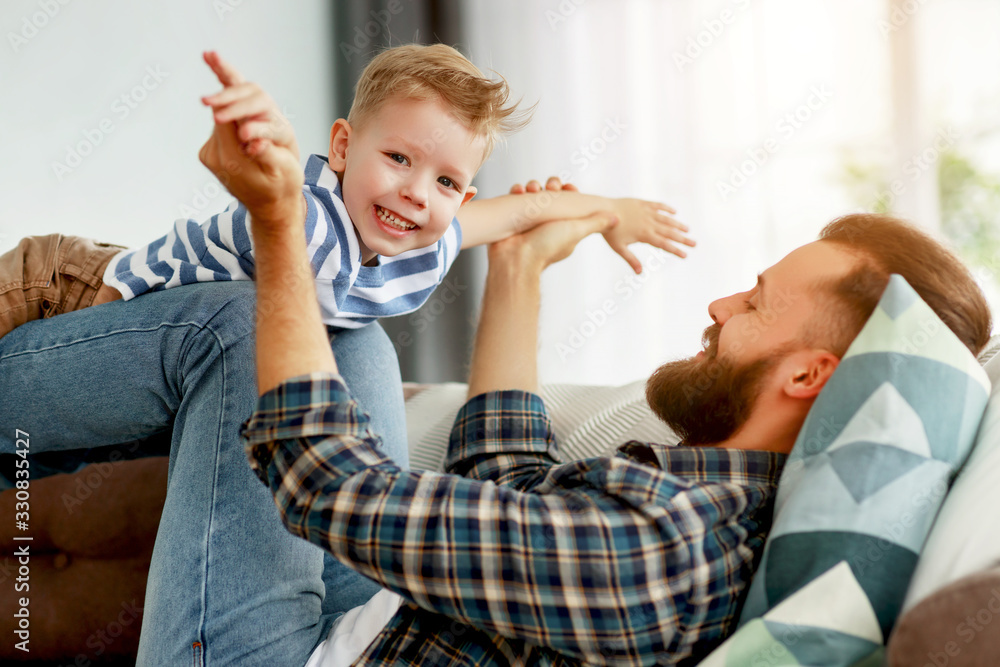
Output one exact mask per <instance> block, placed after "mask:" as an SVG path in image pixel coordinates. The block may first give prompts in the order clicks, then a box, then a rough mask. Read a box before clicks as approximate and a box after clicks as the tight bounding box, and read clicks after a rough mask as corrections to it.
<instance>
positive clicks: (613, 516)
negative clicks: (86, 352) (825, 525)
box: [244, 373, 785, 666]
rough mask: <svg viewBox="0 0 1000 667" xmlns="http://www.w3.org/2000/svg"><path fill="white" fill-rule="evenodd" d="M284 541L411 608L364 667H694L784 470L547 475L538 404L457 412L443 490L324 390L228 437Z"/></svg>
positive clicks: (558, 470)
mask: <svg viewBox="0 0 1000 667" xmlns="http://www.w3.org/2000/svg"><path fill="white" fill-rule="evenodd" d="M244 437H245V438H246V440H247V442H248V445H247V447H248V453H249V455H250V462H251V465H252V467H253V468H254V471H255V472H256V473H257V475H258V476H259V477H260V478H261V480H262V481H263V482H264V483H265V484H267V485H268V486H269V487H270V489H271V491H272V493H274V497H275V502H276V503H277V506H278V508H279V510H280V511H281V515H282V517H283V519H284V522H285V524H286V526H287V527H288V530H290V531H291V532H292V533H294V534H295V535H298V536H300V537H302V538H304V539H307V540H309V541H310V542H313V543H314V544H318V545H320V546H321V547H323V548H324V549H326V550H327V551H329V552H330V553H332V554H333V555H334V556H335V557H336V558H337V559H338V560H340V561H341V562H343V563H347V564H348V565H350V566H351V567H352V568H354V569H355V570H357V571H359V572H362V573H363V574H365V575H367V576H369V577H371V578H372V579H374V580H376V581H378V582H380V583H381V584H382V585H383V586H384V587H386V588H388V589H389V590H392V591H394V592H396V593H398V594H399V595H401V596H402V597H403V598H405V600H407V603H404V605H403V606H402V607H401V608H400V610H399V612H397V614H396V615H395V616H394V617H393V619H392V620H391V621H390V622H389V624H388V625H387V626H386V628H385V629H384V630H383V631H382V633H381V634H379V636H378V637H377V638H376V639H375V641H374V642H373V643H372V644H371V645H370V646H369V647H368V649H367V650H366V652H365V653H364V655H363V656H362V657H361V658H360V659H359V661H358V663H357V664H365V665H435V666H445V665H580V664H594V665H610V664H614V665H653V664H661V665H675V664H676V665H681V664H695V663H696V662H697V661H698V660H699V659H700V658H702V657H704V656H705V655H707V654H708V653H709V652H710V651H711V649H712V648H714V647H715V646H717V645H718V644H719V643H721V641H722V640H723V639H724V638H725V637H726V635H727V634H728V633H729V632H731V631H732V630H733V629H734V625H735V622H736V619H737V612H738V610H739V607H740V605H741V602H742V597H743V593H744V591H745V588H746V586H747V584H748V583H749V581H750V575H751V573H752V572H753V568H754V566H755V564H756V562H757V560H758V558H759V556H760V553H761V551H762V548H763V544H764V538H765V536H766V533H767V530H768V528H769V526H770V519H771V510H772V501H773V496H774V492H775V488H776V484H777V479H778V475H779V473H780V470H781V467H782V465H783V463H784V460H785V456H784V455H782V454H776V453H772V452H761V451H746V450H732V449H720V448H707V447H706V448H695V447H683V446H678V447H666V446H663V445H656V444H645V443H639V442H630V443H628V444H626V445H623V446H622V447H621V448H620V449H619V451H618V454H617V455H616V456H614V457H603V458H596V459H588V460H583V461H574V462H572V463H561V462H560V459H559V454H558V450H557V446H556V440H555V436H554V435H553V433H552V428H551V424H550V421H549V417H548V416H547V415H546V413H545V408H544V406H543V405H542V400H541V398H540V397H538V396H536V395H534V394H530V393H526V392H522V391H503V392H490V393H487V394H482V395H480V396H476V397H474V398H472V399H471V400H470V401H469V402H468V403H466V404H465V406H464V407H463V408H462V409H461V411H460V412H459V413H458V416H457V417H456V420H455V425H454V428H453V429H452V434H451V443H450V450H449V455H448V458H447V461H446V468H447V472H448V473H451V474H442V473H436V472H407V471H404V470H401V469H400V468H399V467H397V466H396V465H395V464H394V463H393V462H392V461H391V460H390V459H389V458H387V457H386V456H385V455H384V454H383V453H382V452H381V451H380V449H379V438H378V436H376V435H375V434H373V433H372V432H371V430H370V429H369V428H368V416H367V415H366V414H364V413H363V412H361V411H360V409H359V408H358V407H357V403H355V401H354V400H353V399H351V397H350V395H349V394H348V392H347V388H346V387H345V385H344V384H343V381H342V380H341V379H340V378H339V377H338V376H336V375H329V374H318V373H317V374H313V375H309V376H302V377H298V378H294V379H292V380H289V381H287V382H285V383H284V384H282V385H280V386H279V387H277V388H275V389H274V390H272V391H270V392H268V393H267V394H265V395H264V396H262V397H261V398H260V400H259V402H258V405H257V411H256V413H255V414H254V415H253V416H252V417H251V418H250V420H248V422H247V423H246V424H245V425H244Z"/></svg>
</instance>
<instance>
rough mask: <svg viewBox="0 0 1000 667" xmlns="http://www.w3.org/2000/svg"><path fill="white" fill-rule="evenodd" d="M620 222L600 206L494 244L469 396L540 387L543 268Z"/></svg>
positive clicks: (531, 389) (490, 254)
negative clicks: (578, 216) (598, 209)
mask: <svg viewBox="0 0 1000 667" xmlns="http://www.w3.org/2000/svg"><path fill="white" fill-rule="evenodd" d="M512 196H515V197H523V196H526V195H512ZM615 224H616V219H615V218H614V217H613V216H611V215H610V214H608V213H603V212H599V213H596V214H594V215H591V216H589V217H587V218H583V219H581V220H557V221H553V222H548V223H545V224H544V225H541V226H539V227H536V228H535V229H533V230H532V231H530V232H528V233H526V234H521V235H518V236H514V237H511V238H509V239H506V240H504V241H501V242H498V243H494V244H493V245H491V246H490V248H489V271H488V273H487V275H486V289H485V293H484V294H483V311H482V314H481V315H480V318H479V329H478V330H477V332H476V344H475V348H474V351H473V354H472V368H471V371H470V373H469V396H470V397H472V396H475V395H477V394H482V393H484V392H487V391H498V390H503V389H521V390H524V391H530V392H536V391H537V389H538V360H537V356H538V308H539V301H540V298H541V297H540V291H541V287H540V285H541V275H542V271H543V270H545V268H546V267H547V266H549V265H550V264H554V263H555V262H558V261H560V260H562V259H564V258H566V257H568V256H569V254H570V253H571V252H572V251H573V248H574V247H576V244H577V243H579V242H580V241H581V240H582V239H583V238H585V237H586V236H588V235H590V234H592V233H594V232H604V231H607V230H608V229H610V228H612V227H614V226H615Z"/></svg>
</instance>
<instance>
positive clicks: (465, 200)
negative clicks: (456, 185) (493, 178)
mask: <svg viewBox="0 0 1000 667" xmlns="http://www.w3.org/2000/svg"><path fill="white" fill-rule="evenodd" d="M477 192H479V190H477V189H476V186H474V185H470V186H469V189H468V190H466V191H465V197H464V198H463V199H462V204H467V203H468V202H469V200H470V199H472V198H473V197H475V196H476V193H477ZM462 204H459V206H462Z"/></svg>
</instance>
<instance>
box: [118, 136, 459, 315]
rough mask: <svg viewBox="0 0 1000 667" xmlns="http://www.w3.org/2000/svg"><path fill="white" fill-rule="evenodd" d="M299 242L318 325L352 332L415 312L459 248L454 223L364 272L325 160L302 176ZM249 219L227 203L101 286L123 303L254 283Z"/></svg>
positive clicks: (123, 257)
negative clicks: (207, 286) (212, 285)
mask: <svg viewBox="0 0 1000 667" xmlns="http://www.w3.org/2000/svg"><path fill="white" fill-rule="evenodd" d="M302 191H303V193H304V194H305V199H306V204H307V213H306V241H307V244H308V252H309V261H310V263H311V264H312V268H313V273H314V274H315V276H316V294H317V296H318V298H319V304H320V309H321V311H322V315H323V322H324V323H325V324H328V325H331V326H338V327H345V328H350V329H356V328H358V327H362V326H364V325H366V324H368V323H370V322H372V321H374V320H375V319H377V318H379V317H391V316H394V315H403V314H405V313H409V312H412V311H414V310H416V309H417V308H419V307H420V306H421V305H422V304H423V303H424V302H425V301H426V300H427V298H428V297H429V296H430V294H431V292H433V291H434V288H435V287H437V286H438V284H439V283H440V282H441V281H442V280H444V276H445V274H446V273H448V269H449V268H450V267H451V263H452V262H453V261H455V256H456V255H457V254H458V251H459V249H460V248H461V247H462V230H461V227H460V226H459V223H458V218H455V219H454V220H452V223H451V226H450V227H449V228H448V231H446V232H445V234H444V236H443V237H441V239H439V240H438V242H437V243H435V244H434V245H432V246H428V247H426V248H417V249H416V250H408V251H407V252H403V253H400V254H399V255H396V256H395V257H379V258H378V265H377V266H364V265H362V262H361V246H360V245H359V242H358V236H357V231H356V230H355V229H354V225H353V224H352V223H351V219H350V217H349V216H348V214H347V208H346V207H345V206H344V199H343V195H342V194H341V190H340V181H339V179H338V178H337V174H336V173H334V171H333V170H331V169H330V166H329V164H328V163H327V160H326V158H325V157H323V156H320V155H311V156H309V161H308V162H307V164H306V169H305V185H304V186H303V188H302ZM253 250H254V247H253V238H252V236H251V234H250V215H249V214H248V213H247V210H246V208H245V207H244V206H243V205H242V204H240V203H239V202H236V201H234V202H233V203H232V204H230V206H229V208H227V209H226V210H225V211H223V212H222V213H219V214H217V215H213V216H212V217H211V218H209V219H208V220H206V221H205V222H202V223H198V222H197V221H196V220H191V219H180V220H177V221H176V222H174V227H173V229H172V230H170V232H169V233H167V234H166V235H165V236H162V237H160V238H158V239H157V240H155V241H153V242H152V243H150V244H149V245H147V246H144V247H142V248H139V249H137V250H123V251H122V252H120V253H118V254H117V255H115V256H114V257H113V258H112V260H111V262H110V263H109V264H108V268H107V269H106V270H105V273H104V282H105V283H106V284H108V285H110V286H112V287H114V288H116V289H117V290H118V291H119V292H121V293H122V298H124V299H126V300H128V299H131V298H133V297H135V296H138V295H140V294H143V293H144V292H151V291H156V290H162V289H169V288H171V287H176V286H178V285H189V284H191V283H197V282H214V281H219V280H253V276H254V252H253Z"/></svg>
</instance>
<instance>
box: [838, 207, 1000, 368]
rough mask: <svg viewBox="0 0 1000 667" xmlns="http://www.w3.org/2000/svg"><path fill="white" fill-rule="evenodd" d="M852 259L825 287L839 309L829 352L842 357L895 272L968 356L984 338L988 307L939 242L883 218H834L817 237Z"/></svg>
mask: <svg viewBox="0 0 1000 667" xmlns="http://www.w3.org/2000/svg"><path fill="white" fill-rule="evenodd" d="M819 238H820V240H821V241H827V242H830V243H836V244H837V245H839V246H841V247H843V248H844V249H846V250H847V251H849V252H851V253H852V254H854V255H855V256H857V257H858V259H859V260H860V261H859V265H858V266H857V267H856V268H855V269H854V270H853V271H851V273H850V274H848V275H847V276H846V277H845V278H843V279H842V280H839V281H836V282H835V283H834V284H833V285H828V286H826V287H827V289H832V292H833V294H834V296H835V297H836V298H837V299H838V300H839V301H840V302H841V303H842V304H843V305H844V306H846V308H845V309H842V311H841V312H842V313H846V318H838V322H837V323H836V324H834V326H833V327H832V329H833V331H835V332H836V333H835V334H834V341H833V347H834V350H833V351H834V352H835V353H836V354H838V355H840V356H843V354H844V352H845V351H846V350H847V347H848V346H849V345H850V343H851V341H852V340H853V339H854V337H855V336H857V334H858V332H859V331H861V328H862V327H863V326H864V324H865V322H866V321H867V320H868V317H869V316H870V315H871V314H872V312H873V311H874V310H875V307H876V306H877V305H878V302H879V299H880V298H881V296H882V292H883V291H884V290H885V287H886V285H887V284H888V283H889V275H890V274H892V273H898V274H899V275H901V276H903V278H905V279H906V282H908V283H909V284H910V286H911V287H913V289H914V290H915V291H916V292H917V294H919V295H920V298H922V299H923V300H924V301H925V302H926V303H927V305H928V306H930V307H931V309H932V310H933V311H934V312H935V313H937V315H938V317H940V318H941V321H942V322H944V323H945V324H946V325H947V326H948V328H949V329H951V330H952V331H953V332H954V333H955V335H956V336H958V338H959V340H961V341H962V342H963V343H964V344H965V346H966V347H968V348H969V350H970V351H971V352H972V353H973V354H978V353H979V352H980V350H982V349H983V347H985V345H986V343H987V341H988V340H989V338H990V330H991V321H990V309H989V306H987V305H986V298H985V297H984V296H983V293H982V291H981V290H980V289H979V286H978V285H977V284H976V281H975V280H974V279H973V277H972V274H971V273H970V272H969V270H968V269H967V268H966V267H965V265H964V264H963V263H962V262H961V260H959V259H958V257H956V256H955V255H954V254H952V253H951V252H950V251H949V250H948V249H947V248H945V247H944V246H943V245H942V244H941V243H939V242H938V241H936V240H935V239H934V238H932V237H931V236H930V235H928V234H926V233H925V232H923V231H921V230H919V229H917V228H916V227H914V226H913V225H911V224H909V223H907V222H905V221H903V220H900V219H899V218H894V217H892V216H888V215H880V214H874V213H859V214H854V215H846V216H844V217H841V218H837V219H836V220H834V221H833V222H831V223H830V224H828V225H827V226H826V227H824V228H823V230H822V231H821V232H820V234H819Z"/></svg>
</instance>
